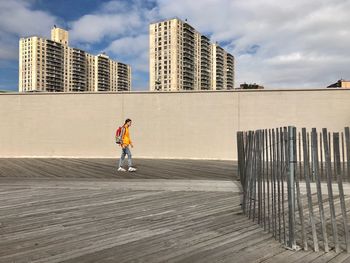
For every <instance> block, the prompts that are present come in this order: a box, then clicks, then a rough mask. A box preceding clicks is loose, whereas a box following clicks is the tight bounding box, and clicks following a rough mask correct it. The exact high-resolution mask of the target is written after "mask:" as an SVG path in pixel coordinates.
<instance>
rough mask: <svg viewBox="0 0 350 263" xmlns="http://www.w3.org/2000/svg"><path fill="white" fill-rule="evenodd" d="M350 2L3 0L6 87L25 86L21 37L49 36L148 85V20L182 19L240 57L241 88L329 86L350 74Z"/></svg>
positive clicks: (0, 48)
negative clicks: (56, 34) (62, 34)
mask: <svg viewBox="0 0 350 263" xmlns="http://www.w3.org/2000/svg"><path fill="white" fill-rule="evenodd" d="M349 10H350V1H349V0H308V1H305V0H293V1H290V0H265V1H261V0H244V1H242V0H200V1H193V0H176V1H175V0H143V1H142V0H128V1H127V0H0V89H6V90H17V89H18V41H19V38H20V37H26V36H31V35H38V36H44V37H47V38H49V36H50V29H51V27H52V26H53V25H54V24H56V25H58V26H60V27H63V28H66V29H68V30H69V31H70V46H73V47H77V48H81V49H84V50H87V51H88V52H90V53H93V54H98V53H101V52H104V51H105V52H106V53H107V54H109V55H110V57H111V58H113V59H116V60H119V61H122V62H125V63H128V64H130V65H131V66H132V70H133V75H132V78H133V87H132V89H133V90H147V89H148V25H149V23H151V22H154V21H158V20H162V19H166V18H173V17H179V18H181V19H183V20H184V19H186V18H187V19H188V22H189V23H190V24H191V25H192V26H194V27H195V28H196V29H197V30H198V31H199V32H201V33H202V34H205V35H207V36H209V37H210V38H211V40H212V42H215V41H217V42H219V44H221V45H222V46H223V47H224V48H225V49H226V50H228V51H229V52H230V53H232V54H233V55H234V56H235V57H236V84H235V85H236V86H237V85H239V83H243V82H247V83H253V82H256V83H260V84H262V85H264V86H265V87H267V88H317V87H325V86H327V85H328V84H331V83H334V82H335V81H336V80H338V79H340V78H344V79H350V15H349Z"/></svg>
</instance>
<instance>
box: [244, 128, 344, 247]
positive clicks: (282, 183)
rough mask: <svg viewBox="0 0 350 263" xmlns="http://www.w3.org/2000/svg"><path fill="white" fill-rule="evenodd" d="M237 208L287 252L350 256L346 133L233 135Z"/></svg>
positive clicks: (270, 131)
mask: <svg viewBox="0 0 350 263" xmlns="http://www.w3.org/2000/svg"><path fill="white" fill-rule="evenodd" d="M237 149H238V169H239V176H240V180H241V183H242V188H243V198H242V200H243V201H242V210H243V213H244V214H245V215H246V216H247V217H248V218H249V219H251V220H253V221H255V222H256V223H257V224H259V225H260V226H261V227H263V228H264V230H266V231H267V232H268V233H271V234H272V236H273V237H274V238H275V239H276V240H278V241H279V242H281V243H282V244H284V245H285V246H286V248H289V249H300V248H302V249H304V250H308V249H309V247H311V248H312V249H313V250H314V251H319V250H323V251H325V252H328V251H330V250H335V251H336V252H341V251H346V252H347V253H350V236H349V220H348V215H347V213H349V209H350V132H349V128H348V127H346V128H345V129H344V132H341V133H338V132H333V133H330V132H328V131H327V129H325V128H324V129H322V131H321V132H318V131H317V130H316V129H315V128H313V129H312V130H311V131H307V130H306V129H305V128H302V129H301V131H297V129H296V128H295V127H292V126H289V127H282V128H276V129H262V130H256V131H246V132H243V131H240V132H238V133H237Z"/></svg>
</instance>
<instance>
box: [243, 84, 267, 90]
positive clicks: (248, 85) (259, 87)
mask: <svg viewBox="0 0 350 263" xmlns="http://www.w3.org/2000/svg"><path fill="white" fill-rule="evenodd" d="M237 89H264V86H261V85H258V84H256V83H253V84H247V83H243V84H240V85H239V88H237Z"/></svg>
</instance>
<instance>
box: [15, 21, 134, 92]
mask: <svg viewBox="0 0 350 263" xmlns="http://www.w3.org/2000/svg"><path fill="white" fill-rule="evenodd" d="M68 40H69V37H68V32H67V31H66V30H63V29H61V28H56V27H54V28H53V29H52V30H51V40H49V39H45V38H41V37H36V36H34V37H29V38H21V39H20V41H19V91H20V92H27V91H51V92H77V91H92V92H98V91H128V90H130V86H131V68H130V66H128V65H126V64H123V63H120V62H117V61H113V60H111V59H109V57H108V56H107V55H105V54H101V55H98V56H94V55H91V54H89V53H87V52H85V51H83V50H80V49H77V48H72V47H69V46H68Z"/></svg>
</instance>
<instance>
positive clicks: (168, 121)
mask: <svg viewBox="0 0 350 263" xmlns="http://www.w3.org/2000/svg"><path fill="white" fill-rule="evenodd" d="M349 102H350V90H342V89H336V90H329V89H327V90H326V89H324V90H293V91H268V90H259V91H223V92H184V93H181V92H180V93H151V92H131V93H130V92H129V93H97V94H96V93H78V94H73V93H54V94H47V93H40V94H1V95H0V116H1V123H0V157H24V156H25V157H28V156H30V157H34V156H43V157H53V156H55V157H57V156H63V157H116V156H118V155H119V148H117V147H116V145H115V143H114V132H115V129H116V127H117V125H119V124H121V123H122V122H123V120H124V119H125V118H128V117H129V118H131V119H133V121H134V125H133V127H132V129H131V134H132V139H133V141H134V144H135V148H134V149H133V154H134V157H149V158H208V159H236V148H235V147H236V145H235V139H236V131H237V130H240V129H243V130H247V129H258V128H272V127H278V126H281V125H282V126H283V125H296V126H297V127H309V128H311V127H317V128H322V127H327V128H329V129H331V130H335V131H338V130H339V131H341V130H342V128H343V127H344V126H346V125H350V103H349Z"/></svg>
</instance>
